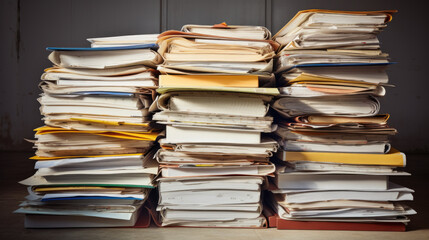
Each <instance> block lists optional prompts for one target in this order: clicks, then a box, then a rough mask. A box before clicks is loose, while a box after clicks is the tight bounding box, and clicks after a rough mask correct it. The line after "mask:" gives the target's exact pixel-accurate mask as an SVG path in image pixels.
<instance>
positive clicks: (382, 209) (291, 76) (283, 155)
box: [273, 10, 415, 226]
mask: <svg viewBox="0 0 429 240" xmlns="http://www.w3.org/2000/svg"><path fill="white" fill-rule="evenodd" d="M394 12H395V11H376V12H375V11H374V12H343V11H330V10H306V11H300V12H299V13H298V14H297V15H296V16H295V17H294V18H293V19H292V20H291V21H290V22H289V23H288V24H286V25H285V27H283V28H282V29H281V30H280V31H279V32H278V33H277V34H276V35H275V36H274V37H273V39H275V40H276V41H277V42H279V43H280V44H281V46H282V47H281V50H280V51H278V54H277V56H278V59H277V60H278V61H277V63H276V67H275V69H276V70H275V71H276V73H277V75H278V79H277V80H278V81H277V84H278V87H279V90H280V93H281V96H280V97H279V98H278V99H277V100H276V101H275V102H274V103H273V108H274V109H276V111H277V113H278V115H279V116H280V117H279V119H278V121H277V123H278V125H279V128H278V129H277V130H276V132H275V134H276V136H277V139H278V141H279V144H280V146H281V147H282V149H283V151H279V153H278V155H277V157H278V164H279V165H278V168H277V177H276V184H277V187H278V189H277V190H274V191H273V192H274V195H273V206H274V207H275V209H277V213H278V214H279V216H280V217H281V218H283V219H286V220H294V221H329V222H360V223H361V222H373V223H380V222H381V223H387V222H393V223H397V224H402V225H403V223H406V222H408V221H409V219H408V218H407V217H406V216H407V215H411V214H415V211H414V210H412V209H411V208H409V207H407V206H406V205H404V204H402V203H399V202H400V201H402V200H412V192H413V191H412V190H411V189H408V188H405V187H402V186H398V185H396V184H393V183H390V182H389V180H388V177H389V176H397V175H409V174H407V173H405V172H401V171H398V170H395V169H396V167H404V166H405V155H404V154H403V153H400V152H399V151H397V150H395V149H393V148H391V146H390V143H389V136H390V135H394V134H395V133H396V130H395V129H394V128H391V127H389V126H388V125H387V120H388V118H389V115H388V114H378V113H379V110H380V103H379V101H378V99H377V98H378V97H382V96H384V94H385V86H387V85H388V77H387V74H386V71H385V70H386V67H387V66H388V65H389V64H390V63H389V61H388V54H386V53H383V52H381V50H380V45H379V41H378V38H377V34H378V33H379V32H380V31H381V30H382V29H383V28H384V27H386V24H387V23H388V22H389V21H390V20H391V18H392V14H393V13H394ZM295 226H296V225H295ZM306 226H308V225H306Z"/></svg>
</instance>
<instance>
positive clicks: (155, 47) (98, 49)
mask: <svg viewBox="0 0 429 240" xmlns="http://www.w3.org/2000/svg"><path fill="white" fill-rule="evenodd" d="M146 48H150V49H153V50H157V49H158V45H157V44H155V43H149V44H139V45H132V46H122V47H98V48H90V47H88V48H85V47H84V48H82V47H47V48H46V50H48V51H113V50H130V49H146Z"/></svg>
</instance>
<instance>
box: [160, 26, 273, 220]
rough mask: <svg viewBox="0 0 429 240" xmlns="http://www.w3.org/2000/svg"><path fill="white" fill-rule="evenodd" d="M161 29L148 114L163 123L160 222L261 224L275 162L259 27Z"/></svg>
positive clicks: (269, 45) (267, 61) (269, 81)
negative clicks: (156, 86)
mask: <svg viewBox="0 0 429 240" xmlns="http://www.w3.org/2000/svg"><path fill="white" fill-rule="evenodd" d="M182 30H183V31H182V32H179V31H168V32H164V33H162V34H160V38H159V41H158V44H159V45H160V48H159V50H158V51H159V53H160V54H161V55H162V56H163V57H164V59H165V62H164V63H163V64H162V65H160V66H158V70H159V71H161V72H162V73H166V74H168V75H160V88H159V89H158V93H160V94H161V95H160V96H159V97H158V98H157V100H156V101H155V103H154V105H153V109H152V110H157V111H158V112H157V113H155V114H154V116H153V119H154V120H156V121H157V123H158V124H165V125H166V138H163V139H161V140H160V141H159V143H160V145H161V150H159V151H158V153H157V154H156V158H157V160H158V162H159V164H160V167H161V173H162V178H160V179H159V205H158V209H157V210H158V211H159V212H160V215H161V219H162V225H163V226H189V227H263V226H265V224H266V221H265V218H264V217H263V216H262V214H261V213H262V204H261V189H262V188H263V187H264V184H266V181H265V178H266V176H267V175H271V174H272V173H273V172H274V170H275V167H274V165H273V164H272V163H270V161H269V157H270V156H271V155H272V153H273V152H275V151H276V150H277V146H278V145H277V142H276V141H274V140H273V139H272V138H270V137H267V136H265V133H270V132H272V131H273V125H272V122H273V118H272V117H271V116H269V115H268V111H269V102H270V101H271V100H272V99H273V97H274V96H276V95H277V94H278V90H277V89H276V88H266V87H265V88H264V87H262V86H274V76H273V74H272V73H271V71H272V57H273V56H274V51H275V50H276V47H277V46H278V45H277V44H276V43H274V42H273V41H270V40H267V39H269V38H270V33H269V31H268V30H267V29H266V28H264V27H251V26H228V25H226V24H225V23H223V24H219V25H215V26H202V25H186V26H184V27H183V29H182Z"/></svg>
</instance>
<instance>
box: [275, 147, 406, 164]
mask: <svg viewBox="0 0 429 240" xmlns="http://www.w3.org/2000/svg"><path fill="white" fill-rule="evenodd" d="M278 157H279V158H280V159H282V160H283V161H290V162H294V161H309V162H329V163H343V164H362V165H384V166H398V167H405V165H406V156H405V154H404V153H402V152H400V151H398V150H397V149H394V148H392V150H390V152H388V153H386V154H375V153H332V152H289V151H288V152H285V151H284V152H279V154H278Z"/></svg>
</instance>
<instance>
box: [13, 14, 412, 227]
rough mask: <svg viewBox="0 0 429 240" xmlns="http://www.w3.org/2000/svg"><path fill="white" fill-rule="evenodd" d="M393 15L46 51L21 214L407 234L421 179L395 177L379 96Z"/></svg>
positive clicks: (196, 31)
mask: <svg viewBox="0 0 429 240" xmlns="http://www.w3.org/2000/svg"><path fill="white" fill-rule="evenodd" d="M395 12H396V11H393V10H386V11H333V10H318V9H311V10H304V11H300V12H298V13H297V14H296V16H295V17H294V18H292V19H291V20H290V21H289V23H287V24H286V25H285V26H284V27H283V28H282V29H281V30H280V31H279V32H278V33H277V34H275V35H274V36H271V33H270V31H269V30H268V29H267V28H265V27H263V26H236V25H228V24H226V23H221V24H215V25H197V24H187V25H185V26H183V27H182V29H181V30H180V31H176V30H169V31H166V32H163V33H161V34H142V35H127V36H115V37H102V38H89V39H88V41H89V42H91V48H48V50H49V51H51V54H50V55H49V60H50V61H51V62H52V63H53V66H52V67H50V68H47V69H45V71H44V73H43V75H42V77H41V80H42V81H41V83H40V88H41V89H42V91H43V93H42V94H41V95H40V97H39V98H38V101H39V103H40V104H41V107H40V111H41V114H42V115H43V121H44V123H45V126H42V127H40V128H37V129H35V131H36V134H35V140H29V141H32V142H33V143H34V148H35V149H36V154H35V156H34V157H33V158H32V159H34V160H36V163H35V169H36V170H37V171H36V173H35V174H34V175H33V176H31V177H29V178H27V179H25V180H23V181H21V183H22V184H24V185H26V186H27V187H28V192H29V195H28V196H27V197H26V199H25V201H23V202H22V203H21V204H20V208H19V209H18V210H16V212H17V213H24V214H25V226H26V227H28V228H57V227H58V228H62V227H125V226H127V227H132V226H134V227H141V226H145V227H147V226H149V224H150V219H151V218H152V219H153V220H154V222H155V223H156V224H157V225H158V226H162V227H233V228H262V227H276V228H277V229H308V230H367V231H405V225H406V224H407V223H408V222H409V221H410V219H409V216H410V215H413V214H416V212H415V211H414V210H413V209H412V208H410V207H408V206H407V205H406V204H404V202H406V201H412V200H413V193H414V191H413V190H412V189H410V188H407V187H404V186H400V185H398V184H395V183H393V182H391V181H390V180H389V177H391V176H408V175H410V174H409V173H406V172H404V171H402V170H401V168H403V167H405V166H406V156H405V154H404V153H403V152H400V151H399V150H397V149H395V148H393V147H392V146H391V144H390V140H389V139H390V137H391V136H393V135H395V134H396V133H397V130H396V129H395V128H393V127H390V126H389V125H388V119H389V118H390V115H389V114H382V113H380V102H379V99H380V97H383V96H384V95H385V94H386V88H387V87H391V86H392V85H391V84H390V83H389V78H388V75H387V73H386V69H387V68H388V67H392V66H391V65H393V64H394V63H393V62H390V61H389V55H388V54H387V53H384V52H382V51H381V49H380V43H379V41H378V37H377V35H378V34H379V33H380V32H381V31H382V30H383V29H384V28H385V27H386V26H387V24H388V23H389V22H390V21H391V20H392V15H393V14H394V13H395ZM154 188H156V189H154ZM148 199H149V200H148ZM155 202H157V204H156V203H155Z"/></svg>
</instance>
